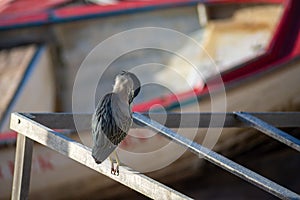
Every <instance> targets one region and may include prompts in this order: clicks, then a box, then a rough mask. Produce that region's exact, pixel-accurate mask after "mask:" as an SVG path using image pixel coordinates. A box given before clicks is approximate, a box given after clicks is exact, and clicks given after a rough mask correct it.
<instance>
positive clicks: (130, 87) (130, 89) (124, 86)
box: [113, 71, 141, 104]
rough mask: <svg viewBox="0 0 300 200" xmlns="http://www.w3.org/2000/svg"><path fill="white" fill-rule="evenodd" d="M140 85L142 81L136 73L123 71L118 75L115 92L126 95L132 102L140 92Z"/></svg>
mask: <svg viewBox="0 0 300 200" xmlns="http://www.w3.org/2000/svg"><path fill="white" fill-rule="evenodd" d="M140 87H141V82H140V81H139V79H138V78H137V76H136V75H135V74H133V73H131V72H127V71H122V72H121V74H119V75H117V77H116V80H115V84H114V88H113V92H115V93H119V94H123V95H125V96H126V97H127V98H128V102H129V104H130V103H131V102H132V101H133V99H134V98H135V97H136V96H137V95H138V94H139V92H140Z"/></svg>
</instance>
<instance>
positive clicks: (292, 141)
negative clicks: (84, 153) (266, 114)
mask: <svg viewBox="0 0 300 200" xmlns="http://www.w3.org/2000/svg"><path fill="white" fill-rule="evenodd" d="M235 115H236V116H237V118H238V119H239V120H241V121H242V122H244V123H245V124H248V125H250V126H252V127H253V128H255V129H257V130H259V131H261V132H263V133H265V134H266V135H268V136H270V137H272V138H274V139H275V140H278V141H279V142H281V143H284V144H286V145H288V146H289V147H291V148H293V149H295V150H297V151H299V152H300V140H299V139H297V138H295V137H293V136H291V135H289V134H287V133H286V132H284V131H282V130H280V129H278V128H276V127H274V126H272V125H270V124H268V123H266V122H264V121H263V120H261V119H259V118H257V117H255V116H253V115H251V114H250V113H246V112H235ZM299 125H300V124H299Z"/></svg>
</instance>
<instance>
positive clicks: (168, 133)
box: [133, 113, 300, 199]
mask: <svg viewBox="0 0 300 200" xmlns="http://www.w3.org/2000/svg"><path fill="white" fill-rule="evenodd" d="M133 118H134V119H135V120H137V121H139V122H140V123H143V124H145V125H147V126H148V127H150V128H152V129H154V130H156V131H158V132H160V133H161V134H162V135H163V136H165V137H167V138H168V139H170V140H173V141H175V142H176V143H178V144H179V145H181V146H184V147H186V148H187V149H188V150H190V151H192V152H193V153H195V154H196V155H198V156H203V157H204V158H205V159H206V160H208V161H209V162H211V163H213V164H215V165H217V166H219V167H221V168H223V169H225V170H227V171H228V172H230V173H232V174H234V175H236V176H238V177H240V178H242V179H244V180H246V181H248V182H250V183H252V184H253V185H255V186H257V187H259V188H261V189H263V190H265V191H267V192H269V193H271V194H273V195H275V196H277V197H279V198H282V199H300V195H298V194H296V193H295V192H293V191H290V190H288V189H286V188H284V187H282V186H281V185H278V184H277V183H275V182H273V181H271V180H269V179H267V178H265V177H263V176H261V175H259V174H257V173H255V172H253V171H251V170H249V169H247V168H245V167H243V166H241V165H239V164H237V163H235V162H233V161H231V160H229V159H227V158H226V157H224V156H222V155H220V154H218V153H216V152H214V151H211V150H210V149H208V148H206V147H204V146H201V145H200V144H198V143H195V142H193V141H191V140H189V139H188V138H185V137H183V136H181V135H179V134H177V133H175V132H173V131H172V130H171V129H169V128H167V127H165V126H163V125H161V124H159V123H158V122H156V121H153V120H151V119H149V118H147V117H145V116H144V115H142V114H139V113H133Z"/></svg>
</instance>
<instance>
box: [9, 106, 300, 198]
mask: <svg viewBox="0 0 300 200" xmlns="http://www.w3.org/2000/svg"><path fill="white" fill-rule="evenodd" d="M74 117H76V119H77V121H79V122H80V124H76V127H77V128H78V126H80V127H81V128H82V129H84V128H88V127H89V124H90V118H91V115H90V114H76V115H74V114H71V113H69V114H68V113H44V114H43V113H35V114H34V113H30V114H29V113H27V114H26V113H12V115H11V129H12V130H14V131H16V132H18V133H19V134H18V137H17V146H16V158H15V168H14V169H15V171H14V179H13V190H12V199H26V198H27V197H28V192H29V183H30V169H31V161H32V149H33V143H34V141H35V142H38V143H40V144H43V145H45V146H47V147H49V148H51V149H53V150H55V151H57V152H59V153H61V154H63V155H65V156H67V157H69V158H71V159H73V160H75V161H77V162H79V163H81V164H83V165H85V166H87V167H89V168H91V169H93V170H95V171H97V172H99V173H102V174H104V175H106V176H108V177H109V178H111V179H113V180H115V181H118V182H120V183H122V184H124V185H125V186H127V187H130V188H131V189H133V190H136V191H138V192H140V193H142V194H144V195H146V196H148V197H150V198H163V199H165V198H169V199H170V198H171V199H190V198H189V197H188V196H186V195H184V194H181V193H180V192H178V191H175V190H173V189H171V188H169V187H167V186H165V185H163V184H161V183H159V182H158V181H156V180H153V179H151V178H149V177H147V176H145V175H143V174H141V173H138V172H136V171H134V170H132V169H130V168H128V167H126V166H120V170H121V171H122V172H124V173H120V175H119V176H115V175H112V174H111V172H110V163H109V162H108V161H107V160H106V161H104V162H103V163H102V164H101V165H97V164H96V163H95V162H94V160H93V158H92V156H91V149H90V148H88V147H86V146H84V145H82V144H81V143H79V142H76V141H74V140H72V139H70V138H68V137H66V136H65V135H63V134H61V133H58V132H56V131H54V129H74V130H75V129H76V127H75V124H74ZM212 117H213V118H214V119H215V120H214V123H210V121H211V119H212ZM224 117H225V118H224ZM133 118H134V120H135V122H136V124H138V125H134V126H142V125H145V126H147V127H150V128H152V129H154V130H156V131H158V132H160V133H161V134H162V135H163V136H165V137H166V138H169V139H171V140H173V141H174V142H176V143H178V144H179V145H181V146H184V147H186V148H187V149H188V150H190V151H191V152H193V153H195V154H197V155H199V156H202V157H203V158H204V159H206V160H208V161H209V162H211V163H213V164H215V165H217V166H219V167H221V168H223V169H225V170H227V171H228V172H230V173H232V174H234V175H236V176H238V177H240V178H242V179H244V180H246V181H248V182H250V183H252V184H253V185H255V186H257V187H259V188H261V189H263V190H265V191H267V192H269V193H271V194H273V195H275V196H277V197H279V198H282V199H300V195H299V194H296V193H295V192H293V191H291V190H289V189H287V188H284V187H282V186H280V185H279V184H277V183H275V182H273V181H271V180H269V179H267V178H265V177H263V176H261V175H259V174H257V173H255V172H253V171H251V170H249V169H247V168H245V167H243V166H241V165H239V164H237V163H235V162H233V161H231V160H230V159H228V158H226V157H224V156H222V155H220V154H218V153H216V152H214V151H212V150H210V149H207V148H205V147H204V146H201V145H200V144H198V143H196V142H194V141H191V140H189V139H187V138H185V137H183V136H181V135H179V134H177V133H175V132H174V131H172V130H171V129H169V128H176V127H177V128H178V124H180V127H181V128H191V127H194V128H204V127H206V128H207V127H254V128H255V129H258V130H260V131H262V132H263V133H265V134H266V135H268V136H270V137H272V138H274V139H276V140H278V141H280V142H282V143H284V144H286V145H288V146H290V147H291V148H293V149H295V150H297V151H300V148H299V147H300V140H299V139H297V138H295V137H293V136H291V135H289V134H287V133H285V132H283V131H281V130H279V129H278V128H276V127H300V113H299V112H292V113H282V112H279V113H278V112H276V113H245V112H231V113H181V114H180V113H168V114H167V120H166V121H165V116H163V115H161V114H151V119H149V118H148V117H147V116H146V115H143V114H139V113H133ZM199 118H200V120H199ZM78 119H79V120H78ZM195 119H198V122H197V123H196V124H198V126H197V127H195V122H194V120H195ZM224 119H225V121H224ZM164 121H165V122H164ZM159 122H164V124H165V126H163V125H161V124H160V123H159ZM178 122H180V123H178ZM166 126H167V127H169V128H167V127H166Z"/></svg>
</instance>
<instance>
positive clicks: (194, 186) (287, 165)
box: [0, 0, 300, 199]
mask: <svg viewBox="0 0 300 200" xmlns="http://www.w3.org/2000/svg"><path fill="white" fill-rule="evenodd" d="M299 9H300V2H299V1H298V0H245V1H240V0H198V1H196V0H174V1H170V0H160V1H159V0H139V1H138V0H136V1H134V0H102V1H101V0H90V1H83V0H82V1H80V0H45V1H36V0H4V1H1V2H0V95H1V96H0V97H1V98H0V199H9V198H10V195H11V187H12V178H13V169H14V157H15V139H16V133H14V132H12V131H11V130H10V129H9V119H10V113H11V112H14V111H18V112H72V111H74V104H73V107H72V102H74V101H75V102H76V110H75V111H76V112H79V111H80V112H86V113H91V112H93V109H94V107H95V105H94V104H91V103H90V98H91V97H87V95H88V93H86V90H85V88H89V87H91V84H93V80H99V81H98V83H97V84H98V85H97V90H96V94H95V96H93V97H92V98H93V99H94V101H95V102H97V101H98V100H99V99H100V98H101V97H102V96H103V95H104V94H105V93H107V92H109V91H111V89H112V85H113V82H114V77H115V76H116V74H118V73H119V72H120V71H122V70H129V71H132V72H134V73H136V74H137V75H138V77H139V78H140V80H141V81H142V82H143V83H145V84H144V85H143V87H142V90H141V94H140V95H139V96H138V98H137V99H136V100H135V101H134V105H133V110H134V111H137V112H147V111H151V112H165V113H166V112H195V111H197V112H200V111H201V112H204V111H205V112H212V111H214V112H225V111H228V112H229V111H240V110H242V111H251V112H264V111H299V110H300V79H299V74H300V60H299V55H300V32H299V29H300V13H299V12H298V11H299ZM145 27H157V28H158V29H157V32H156V31H155V30H156V29H151V31H150V32H149V29H148V28H145ZM136 28H141V29H136ZM143 28H144V29H143ZM128 30H141V31H132V32H129V33H130V37H128V38H129V39H126V38H125V39H122V40H112V41H111V42H109V43H108V44H109V45H106V46H105V49H103V46H101V44H103V43H101V42H104V41H107V39H109V38H113V37H114V36H115V34H119V35H120V33H121V34H122V33H124V32H125V33H126V31H128ZM159 30H164V31H162V32H160V31H159ZM143 31H144V32H143ZM141 33H145V34H141ZM175 33H176V34H175ZM182 35H183V36H182ZM121 36H122V35H121ZM145 41H147V42H148V43H149V44H155V47H156V48H140V49H136V48H135V46H136V44H139V43H143V42H145ZM148 43H147V44H148ZM99 44H100V45H99ZM195 44H197V45H200V48H199V46H198V47H196V46H197V45H195ZM97 45H98V46H97ZM150 46H151V45H150ZM131 47H132V48H131ZM126 48H128V49H133V50H132V51H128V52H127V53H126V54H122V55H119V54H118V52H119V50H120V49H126ZM181 55H184V58H183V57H181ZM114 57H115V58H116V59H114V60H113V62H108V61H109V59H110V58H114ZM86 58H89V59H86ZM86 65H88V67H87V68H88V70H84V71H82V72H81V74H80V75H78V70H79V69H80V68H81V67H82V66H86ZM99 70H100V71H101V77H99ZM211 84H213V86H214V87H210V85H211ZM74 85H76V88H75V89H76V90H78V89H81V90H79V92H81V94H82V95H81V96H76V99H74V96H72V95H73V91H74V90H75V89H74ZM224 87H225V91H224V90H222V88H223V89H224ZM212 100H213V101H212ZM213 102H215V104H213ZM214 105H221V106H216V107H214V109H213V108H212V107H213V106H214ZM284 130H285V131H287V132H288V133H290V134H292V135H294V136H295V137H298V138H299V129H291V128H290V129H284ZM206 133H207V129H199V130H197V129H193V130H184V131H183V132H182V133H181V132H180V134H183V135H185V136H187V137H191V138H193V139H194V141H196V142H198V143H200V144H201V143H202V142H203V141H204V138H205V136H206ZM64 134H66V135H68V136H69V137H72V138H74V139H76V140H78V141H80V139H81V140H82V137H86V138H89V137H90V136H89V132H88V131H87V132H85V133H82V134H81V137H80V138H79V136H78V134H77V133H76V132H75V131H74V130H66V131H65V132H64ZM147 134H149V135H151V137H149V138H146V139H144V138H143V139H141V138H139V137H138V135H143V136H144V135H147ZM134 136H137V137H134ZM217 139H218V142H217V143H216V145H214V146H213V149H214V150H215V151H217V152H219V153H221V154H222V155H225V156H227V157H229V158H230V159H232V160H234V161H236V162H238V163H240V164H242V165H244V166H246V167H248V168H250V169H251V170H253V171H255V172H258V173H260V174H262V175H263V176H266V177H267V178H269V179H271V180H274V181H275V182H277V183H279V184H281V185H283V186H285V187H287V188H289V189H291V190H293V191H295V192H296V193H300V181H299V180H300V179H299V178H300V177H299V175H298V174H299V173H297V171H298V166H299V165H300V157H299V154H298V155H297V152H295V151H294V150H292V149H289V148H287V147H286V146H284V145H283V144H280V143H278V142H276V141H274V140H272V139H270V138H269V137H267V136H265V135H263V134H261V133H258V132H256V131H254V130H253V129H246V128H243V129H242V128H227V129H223V130H221V135H220V137H219V138H217ZM87 140H88V139H87ZM168 143H169V141H167V140H165V139H164V138H162V137H161V136H160V135H158V134H155V133H152V132H151V131H150V130H145V129H136V130H131V134H130V135H129V136H128V137H127V138H126V139H125V141H124V142H123V143H122V144H121V145H120V153H121V155H120V156H121V160H122V162H124V164H125V165H128V166H130V167H132V168H134V169H137V170H138V171H147V175H148V176H150V177H152V178H154V179H156V180H158V181H160V182H162V183H164V184H166V185H168V186H170V187H172V188H174V189H176V190H178V191H180V192H182V193H184V194H186V195H188V196H191V197H193V198H195V199H254V198H255V199H273V198H275V197H273V196H271V195H270V194H268V193H266V192H264V191H262V190H260V189H258V188H256V187H254V186H252V185H251V184H249V183H247V182H245V181H243V180H240V179H239V178H237V177H234V176H232V175H230V174H229V173H227V172H225V171H224V170H222V169H219V168H218V167H215V166H214V165H212V164H210V163H209V162H207V161H205V160H204V159H199V158H198V157H197V156H195V155H193V154H192V153H191V152H185V151H184V150H182V149H181V148H179V147H178V146H176V145H174V146H171V147H170V148H169V149H168V150H167V152H166V153H165V154H158V155H157V159H156V160H155V161H154V163H155V164H154V166H153V168H157V169H158V170H155V171H154V170H151V169H146V168H143V167H141V164H140V163H149V162H153V161H152V160H147V159H148V158H147V157H145V158H143V159H141V160H132V159H131V158H130V157H129V156H128V155H126V153H124V152H126V151H128V152H135V153H139V152H141V153H144V152H149V151H151V152H152V151H155V150H157V149H159V148H161V147H163V146H166V145H167V144H168ZM87 145H88V144H87ZM33 151H34V153H33V163H32V174H31V185H30V197H29V198H30V199H70V198H72V199H113V198H119V199H145V198H146V197H144V196H142V195H141V194H138V193H136V192H134V191H133V190H131V189H129V188H127V187H125V186H123V185H121V184H119V183H117V182H115V181H113V180H111V179H109V178H107V177H105V176H103V175H101V174H98V173H97V172H94V171H92V170H90V169H88V168H86V167H84V166H81V165H80V164H78V163H76V162H75V161H72V160H70V159H68V158H66V157H64V156H62V155H60V154H58V153H56V152H54V151H52V150H50V149H48V148H46V147H44V146H41V145H39V144H35V146H34V150H33ZM122 152H123V153H122ZM175 160H176V161H175ZM173 161H175V162H173ZM61 191H64V192H61Z"/></svg>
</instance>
